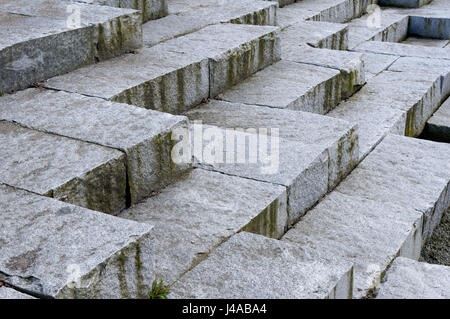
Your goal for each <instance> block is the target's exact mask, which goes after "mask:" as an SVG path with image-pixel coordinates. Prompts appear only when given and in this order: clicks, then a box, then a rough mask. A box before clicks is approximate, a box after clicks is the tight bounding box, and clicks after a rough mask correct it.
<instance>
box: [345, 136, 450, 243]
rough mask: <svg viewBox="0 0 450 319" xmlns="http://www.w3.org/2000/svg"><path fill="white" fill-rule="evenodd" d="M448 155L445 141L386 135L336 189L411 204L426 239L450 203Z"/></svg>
mask: <svg viewBox="0 0 450 319" xmlns="http://www.w3.org/2000/svg"><path fill="white" fill-rule="evenodd" d="M448 156H450V146H449V145H448V144H445V143H435V142H430V141H426V140H420V139H414V138H408V137H403V136H398V135H388V136H387V137H385V138H384V140H383V142H381V143H380V145H378V146H377V147H376V148H375V150H374V151H373V152H372V153H371V154H369V156H368V157H366V159H365V160H364V161H362V162H361V164H360V165H359V166H358V167H357V168H356V169H355V170H354V171H353V173H352V174H350V175H349V177H348V178H347V179H346V180H345V182H344V183H341V184H340V185H339V186H338V188H337V191H339V192H341V193H345V194H347V195H349V196H361V197H364V198H368V199H371V200H376V201H380V202H394V203H396V204H397V205H402V206H404V207H411V208H414V209H415V210H416V211H418V212H421V213H423V215H424V229H423V238H424V239H427V238H429V236H430V235H431V233H432V231H433V229H434V228H435V227H436V226H437V225H438V224H439V222H440V220H441V217H442V214H443V213H444V212H445V210H447V208H448V207H449V204H450V192H449V191H448V185H449V181H450V162H449V161H448Z"/></svg>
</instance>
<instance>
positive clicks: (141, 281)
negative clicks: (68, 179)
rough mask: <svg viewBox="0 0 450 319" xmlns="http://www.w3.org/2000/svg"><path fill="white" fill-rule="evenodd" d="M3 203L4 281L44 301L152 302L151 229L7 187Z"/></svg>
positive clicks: (0, 191)
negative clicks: (126, 300)
mask: <svg viewBox="0 0 450 319" xmlns="http://www.w3.org/2000/svg"><path fill="white" fill-rule="evenodd" d="M0 199H1V200H0V208H1V211H2V228H1V230H0V242H1V243H2V245H0V272H1V275H0V277H1V280H2V281H4V282H6V283H8V284H9V285H11V286H13V287H18V288H20V289H24V290H26V291H28V292H30V293H32V294H33V295H34V296H38V297H39V296H45V297H54V298H119V297H120V298H143V297H146V295H147V292H148V291H149V290H150V289H151V283H152V281H153V280H154V277H153V276H154V271H153V269H154V268H153V267H154V265H153V264H154V259H153V257H154V256H153V244H152V241H151V240H150V235H151V232H152V226H151V225H148V224H139V223H135V222H132V221H127V220H123V219H120V218H117V217H113V216H110V215H106V214H103V213H99V212H95V211H90V210H87V209H85V208H81V207H78V206H73V205H70V204H67V203H64V202H60V201H57V200H54V199H51V198H47V197H43V196H38V195H35V194H31V193H28V192H25V191H20V190H15V189H13V188H11V187H7V186H2V185H0ZM73 282H75V283H74V284H75V285H71V283H73ZM0 289H3V288H0Z"/></svg>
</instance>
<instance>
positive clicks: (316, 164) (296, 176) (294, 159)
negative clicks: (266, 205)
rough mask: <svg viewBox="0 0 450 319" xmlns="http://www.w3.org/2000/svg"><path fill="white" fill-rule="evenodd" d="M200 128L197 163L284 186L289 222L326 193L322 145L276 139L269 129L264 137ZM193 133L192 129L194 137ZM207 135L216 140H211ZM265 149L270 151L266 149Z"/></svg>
mask: <svg viewBox="0 0 450 319" xmlns="http://www.w3.org/2000/svg"><path fill="white" fill-rule="evenodd" d="M199 129H200V131H202V129H203V132H204V135H203V139H201V141H202V143H203V144H202V145H204V148H203V149H201V150H200V151H201V153H200V154H198V153H199V152H197V153H194V156H195V157H196V160H197V161H198V164H197V165H198V166H199V167H202V168H205V169H209V170H213V171H217V172H221V173H225V174H227V175H232V176H239V177H243V178H248V179H252V180H257V181H262V182H266V183H272V184H275V185H282V186H285V187H286V189H287V194H288V197H287V210H288V224H289V225H292V224H294V223H295V222H297V221H298V219H299V218H300V217H301V216H302V215H304V213H305V212H306V211H307V210H308V209H309V208H311V207H312V206H313V205H314V204H315V203H317V201H318V200H319V199H320V198H321V197H323V196H324V195H325V194H326V193H327V190H328V179H329V176H330V172H329V167H330V166H331V164H329V163H328V149H326V148H324V147H323V146H315V145H311V144H303V143H301V142H297V141H292V140H286V139H283V138H279V137H278V135H273V134H274V133H273V132H272V131H268V132H264V133H266V134H269V135H268V136H267V138H263V136H262V134H263V133H261V131H260V130H257V131H255V132H248V131H247V132H240V131H234V132H230V131H226V130H225V129H221V128H218V127H214V126H202V127H200V128H199ZM255 133H259V134H255ZM195 134H196V129H195V128H194V134H193V135H194V137H195V136H196V135H195ZM210 135H212V136H214V138H215V139H218V142H213V143H214V144H213V143H212V142H210ZM235 139H236V141H237V142H236V143H235ZM246 139H248V142H247V143H245V140H246ZM241 141H242V142H241ZM221 142H222V143H221ZM210 143H211V144H213V145H214V150H215V154H214V155H215V156H214V157H213V158H211V156H207V155H209V154H208V153H211V150H210V149H209V148H210V145H211V144H210ZM268 148H269V149H270V151H265V150H266V149H268ZM220 150H222V152H220ZM231 152H233V154H237V155H236V157H237V158H239V156H243V157H244V160H242V161H240V160H236V159H235V156H233V158H231V160H229V157H230V153H231ZM253 152H257V153H256V154H255V153H253ZM256 157H257V158H256Z"/></svg>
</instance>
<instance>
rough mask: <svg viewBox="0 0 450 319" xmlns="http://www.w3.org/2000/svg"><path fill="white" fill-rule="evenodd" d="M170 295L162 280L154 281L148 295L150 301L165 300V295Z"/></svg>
mask: <svg viewBox="0 0 450 319" xmlns="http://www.w3.org/2000/svg"><path fill="white" fill-rule="evenodd" d="M169 293H170V288H169V287H167V286H164V284H163V281H162V279H161V280H160V281H159V282H158V280H154V281H153V284H152V290H151V291H150V292H149V293H148V295H149V297H150V299H167V295H168V294H169Z"/></svg>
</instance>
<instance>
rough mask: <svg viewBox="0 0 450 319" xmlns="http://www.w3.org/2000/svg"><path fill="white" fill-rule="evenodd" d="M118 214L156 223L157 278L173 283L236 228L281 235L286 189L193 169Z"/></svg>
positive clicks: (285, 214)
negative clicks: (157, 192) (153, 194)
mask: <svg viewBox="0 0 450 319" xmlns="http://www.w3.org/2000/svg"><path fill="white" fill-rule="evenodd" d="M120 216H121V217H123V218H126V219H132V220H135V221H138V222H145V223H147V222H148V223H151V224H152V225H155V229H154V231H155V235H154V244H155V250H156V252H155V259H156V260H157V262H156V264H155V272H156V277H157V278H161V279H163V280H164V282H165V283H167V284H171V283H173V282H174V281H176V280H177V279H178V278H180V276H181V275H183V274H184V273H185V272H187V271H188V270H190V269H192V268H193V267H195V266H196V265H197V264H198V263H199V262H201V261H202V260H203V259H204V258H205V257H206V256H207V255H208V254H209V253H210V252H211V251H212V250H213V249H215V248H216V247H217V246H218V245H220V244H221V243H223V242H224V241H225V240H227V239H228V238H229V237H230V236H232V235H233V234H235V233H237V232H239V231H242V230H244V231H250V232H254V233H258V234H262V235H267V236H271V237H279V236H281V235H282V234H283V232H284V230H285V227H286V225H287V212H286V189H285V188H284V187H282V186H278V185H273V184H269V183H262V182H258V181H253V180H249V179H244V178H239V177H234V176H227V175H224V174H221V173H215V172H210V171H206V170H202V169H194V170H193V171H192V172H190V173H189V175H187V176H186V178H185V179H184V180H181V181H179V182H177V183H175V184H172V185H170V186H168V187H167V188H165V189H163V190H162V191H161V192H160V193H159V194H157V195H156V196H153V197H150V198H149V199H148V200H147V201H145V202H143V203H142V204H138V205H136V206H134V207H132V208H130V209H128V210H126V211H124V212H123V213H122V214H121V215H120Z"/></svg>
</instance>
